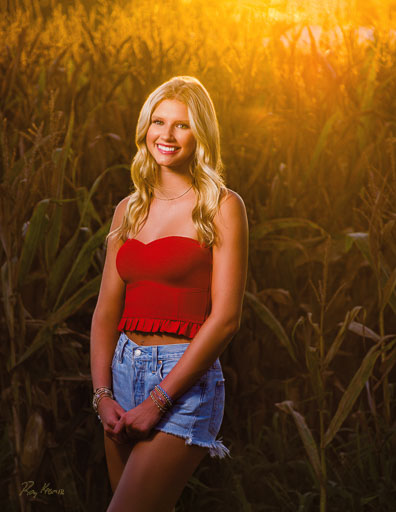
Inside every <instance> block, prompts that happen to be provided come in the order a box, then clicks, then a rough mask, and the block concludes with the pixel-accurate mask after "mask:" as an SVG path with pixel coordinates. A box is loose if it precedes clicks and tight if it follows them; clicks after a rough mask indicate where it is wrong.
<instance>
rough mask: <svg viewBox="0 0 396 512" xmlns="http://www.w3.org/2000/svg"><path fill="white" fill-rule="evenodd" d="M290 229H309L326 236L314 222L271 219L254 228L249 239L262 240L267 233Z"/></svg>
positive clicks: (293, 219)
mask: <svg viewBox="0 0 396 512" xmlns="http://www.w3.org/2000/svg"><path fill="white" fill-rule="evenodd" d="M290 228H309V229H315V230H318V231H320V233H321V234H322V235H323V236H326V235H327V233H326V231H325V230H324V229H323V228H321V227H320V226H319V225H318V224H316V223H315V222H312V221H310V220H308V219H300V218H293V217H290V218H283V219H271V220H267V221H265V222H263V223H261V224H258V225H257V226H255V227H254V228H253V229H252V230H251V232H250V238H251V239H252V240H259V239H261V238H264V237H265V236H266V235H268V234H269V233H272V232H273V231H278V230H280V229H290Z"/></svg>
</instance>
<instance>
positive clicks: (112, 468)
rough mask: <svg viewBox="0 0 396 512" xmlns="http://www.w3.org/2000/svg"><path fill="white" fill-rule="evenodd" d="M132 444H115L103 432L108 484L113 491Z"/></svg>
mask: <svg viewBox="0 0 396 512" xmlns="http://www.w3.org/2000/svg"><path fill="white" fill-rule="evenodd" d="M133 446H134V443H129V444H117V443H115V442H114V441H113V440H112V439H110V438H109V437H108V436H107V435H106V432H105V433H104V447H105V453H106V462H107V471H108V473H109V479H110V485H111V489H112V491H113V492H114V491H115V490H116V488H117V485H118V482H119V481H120V478H121V475H122V472H123V471H124V468H125V465H126V463H127V461H128V457H129V455H130V453H131V450H132V448H133Z"/></svg>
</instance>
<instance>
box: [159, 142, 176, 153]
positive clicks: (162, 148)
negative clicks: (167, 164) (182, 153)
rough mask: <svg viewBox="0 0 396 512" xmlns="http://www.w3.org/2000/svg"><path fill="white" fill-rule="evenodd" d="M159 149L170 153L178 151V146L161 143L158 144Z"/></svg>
mask: <svg viewBox="0 0 396 512" xmlns="http://www.w3.org/2000/svg"><path fill="white" fill-rule="evenodd" d="M158 149H160V150H161V151H167V152H168V153H173V152H174V151H176V149H177V148H175V147H169V146H162V145H161V144H158Z"/></svg>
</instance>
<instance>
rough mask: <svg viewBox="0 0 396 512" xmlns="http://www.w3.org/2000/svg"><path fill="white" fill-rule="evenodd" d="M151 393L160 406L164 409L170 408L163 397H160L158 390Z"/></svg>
mask: <svg viewBox="0 0 396 512" xmlns="http://www.w3.org/2000/svg"><path fill="white" fill-rule="evenodd" d="M151 391H152V392H153V393H154V395H155V398H156V399H157V400H159V402H160V403H161V404H162V406H163V407H164V408H165V409H169V408H170V407H169V404H168V402H167V401H166V400H165V398H164V397H163V395H161V393H159V392H158V389H156V388H153V389H152V390H151Z"/></svg>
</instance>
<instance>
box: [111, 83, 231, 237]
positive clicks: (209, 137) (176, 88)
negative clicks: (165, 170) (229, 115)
mask: <svg viewBox="0 0 396 512" xmlns="http://www.w3.org/2000/svg"><path fill="white" fill-rule="evenodd" d="M166 99H175V100H179V101H181V102H182V103H184V104H185V105H186V106H187V109H188V117H189V121H190V125H191V131H192V133H193V135H194V137H195V139H196V149H195V154H194V157H193V159H192V161H191V163H190V169H189V172H190V174H191V176H192V186H193V189H194V190H195V192H196V196H197V200H196V203H195V206H194V209H193V211H192V220H193V223H194V226H195V228H196V230H197V234H198V240H199V242H200V243H201V244H206V245H207V246H212V245H213V244H215V243H216V238H217V237H216V231H215V226H214V223H213V219H214V217H215V215H216V212H217V211H218V208H219V204H220V199H221V196H222V194H223V193H225V194H227V189H226V187H225V183H224V179H223V164H222V161H221V156H220V135H219V125H218V122H217V117H216V112H215V109H214V106H213V102H212V100H211V98H210V96H209V93H208V91H207V90H206V89H205V87H204V86H203V85H202V84H201V82H200V81H199V80H197V79H196V78H193V77H189V76H177V77H174V78H172V79H170V80H169V81H167V82H165V83H163V84H162V85H160V86H159V87H158V88H157V89H155V91H153V92H152V93H151V94H150V96H149V97H148V98H147V100H146V101H145V103H144V105H143V107H142V110H141V112H140V115H139V119H138V122H137V127H136V137H135V142H136V146H137V148H138V151H137V153H136V155H135V157H134V158H133V161H132V165H131V178H132V182H133V185H134V188H135V190H134V191H133V193H132V194H131V195H130V198H129V201H128V203H127V206H126V210H125V214H124V218H123V221H122V223H121V225H120V227H119V228H117V229H115V230H114V231H112V232H111V233H110V234H109V236H115V237H116V238H118V239H121V240H126V239H127V238H133V237H135V236H136V234H137V233H138V232H139V230H140V228H141V227H142V224H143V223H144V222H145V220H146V219H147V215H148V212H149V208H150V203H151V200H152V199H153V197H154V187H155V186H156V185H157V180H158V176H159V169H160V168H159V165H158V164H157V163H156V161H155V160H154V158H153V157H152V155H151V153H150V152H149V150H148V148H147V145H146V134H147V131H148V129H149V126H150V123H151V116H152V114H153V112H154V110H155V108H156V107H157V106H158V104H159V103H161V101H163V100H166Z"/></svg>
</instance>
